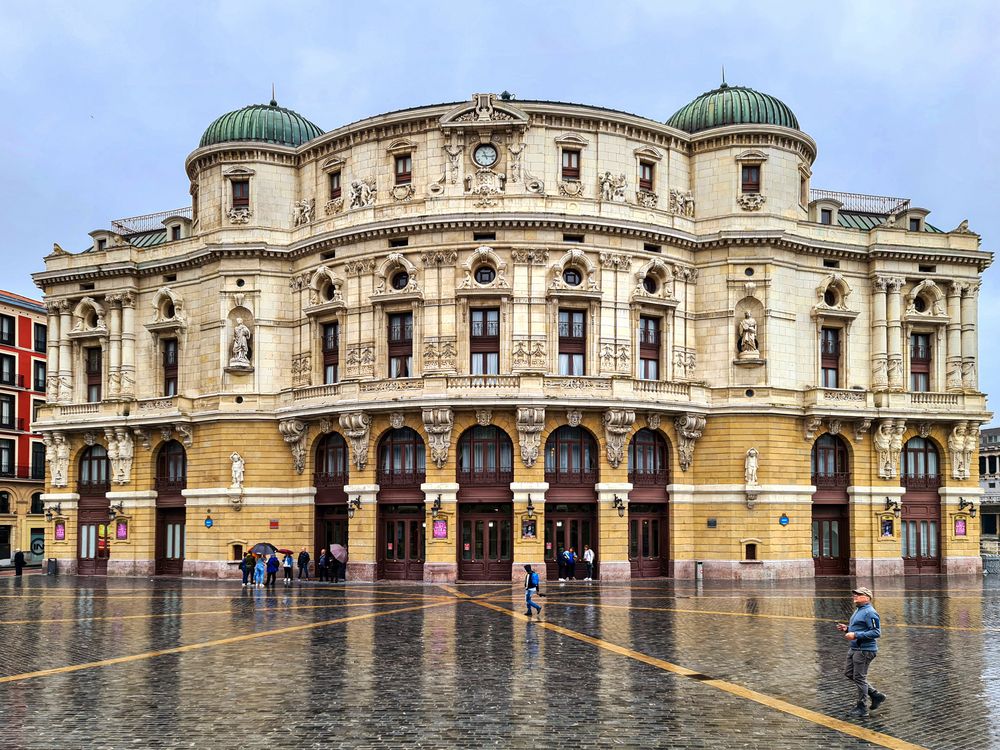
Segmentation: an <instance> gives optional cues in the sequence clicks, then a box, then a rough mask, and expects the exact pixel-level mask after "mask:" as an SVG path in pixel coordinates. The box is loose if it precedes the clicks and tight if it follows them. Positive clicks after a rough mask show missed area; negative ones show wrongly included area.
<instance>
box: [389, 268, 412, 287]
mask: <svg viewBox="0 0 1000 750" xmlns="http://www.w3.org/2000/svg"><path fill="white" fill-rule="evenodd" d="M409 283H410V274H408V273H407V272H406V271H400V272H399V273H397V274H396V275H395V276H393V277H392V288H393V289H406V285H407V284H409Z"/></svg>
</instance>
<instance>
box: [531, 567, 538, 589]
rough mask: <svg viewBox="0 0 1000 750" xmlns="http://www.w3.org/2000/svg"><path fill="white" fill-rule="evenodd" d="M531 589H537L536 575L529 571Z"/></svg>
mask: <svg viewBox="0 0 1000 750" xmlns="http://www.w3.org/2000/svg"><path fill="white" fill-rule="evenodd" d="M531 588H533V589H537V588H538V573H536V572H535V571H531Z"/></svg>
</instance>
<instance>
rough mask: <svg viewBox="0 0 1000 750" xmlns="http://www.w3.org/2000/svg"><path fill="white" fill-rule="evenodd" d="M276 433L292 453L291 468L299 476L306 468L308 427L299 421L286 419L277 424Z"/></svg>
mask: <svg viewBox="0 0 1000 750" xmlns="http://www.w3.org/2000/svg"><path fill="white" fill-rule="evenodd" d="M278 432H280V433H281V439H282V440H284V441H285V443H287V444H288V447H289V449H291V451H292V466H294V467H295V472H296V473H297V474H301V473H302V472H303V471H304V470H305V468H306V438H307V437H308V435H309V425H307V424H306V423H305V422H303V421H302V420H301V419H286V420H284V421H281V422H278Z"/></svg>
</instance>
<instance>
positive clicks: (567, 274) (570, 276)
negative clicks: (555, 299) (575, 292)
mask: <svg viewBox="0 0 1000 750" xmlns="http://www.w3.org/2000/svg"><path fill="white" fill-rule="evenodd" d="M563 281H564V282H566V286H580V282H582V281H583V276H581V275H580V272H579V271H577V270H576V269H575V268H567V269H566V270H565V271H563Z"/></svg>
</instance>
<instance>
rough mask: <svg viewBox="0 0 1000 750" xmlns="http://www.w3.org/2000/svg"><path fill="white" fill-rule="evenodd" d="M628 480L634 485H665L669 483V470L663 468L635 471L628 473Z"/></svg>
mask: <svg viewBox="0 0 1000 750" xmlns="http://www.w3.org/2000/svg"><path fill="white" fill-rule="evenodd" d="M628 481H629V482H631V483H632V485H633V486H635V487H666V486H667V485H668V484H670V472H668V471H666V470H665V469H661V470H660V471H635V470H634V469H633V470H632V471H630V472H629V473H628Z"/></svg>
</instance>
